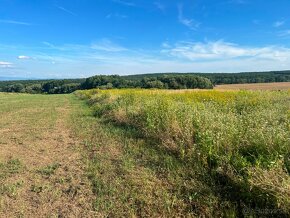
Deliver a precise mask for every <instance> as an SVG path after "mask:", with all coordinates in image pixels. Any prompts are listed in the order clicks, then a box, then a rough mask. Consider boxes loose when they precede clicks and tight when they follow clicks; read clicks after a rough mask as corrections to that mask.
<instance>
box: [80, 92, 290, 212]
mask: <svg viewBox="0 0 290 218" xmlns="http://www.w3.org/2000/svg"><path fill="white" fill-rule="evenodd" d="M76 94H77V95H78V96H79V97H81V98H84V99H87V100H88V102H89V103H90V104H91V105H92V107H94V111H95V115H96V116H100V117H104V118H105V119H107V120H109V121H112V122H114V123H116V124H118V125H124V126H130V127H132V128H135V129H136V130H137V131H138V132H139V135H141V136H142V137H145V138H146V139H150V140H154V141H156V142H157V143H158V145H159V146H160V147H161V148H163V149H166V150H167V151H168V152H172V155H174V156H176V157H177V158H179V159H180V160H182V161H184V162H186V166H187V167H189V166H190V167H191V168H192V171H193V172H198V173H197V174H198V175H199V177H200V180H201V181H203V182H205V183H206V184H207V185H208V186H209V187H211V190H212V192H213V193H214V194H215V195H216V196H217V197H218V198H220V199H226V200H227V202H230V206H229V207H230V208H231V210H233V211H234V213H236V214H237V213H238V212H239V213H241V211H244V210H245V209H247V208H250V209H251V210H247V212H248V213H251V214H256V215H259V211H260V212H261V210H260V209H271V210H272V211H274V212H276V213H278V212H279V214H280V215H282V214H284V215H285V214H290V92H289V91H280V92H274V91H256V92H253V91H226V92H221V91H190V90H187V91H165V90H138V89H124V90H87V91H79V92H77V93H76ZM184 170H186V171H188V169H184ZM189 177H191V175H189ZM192 177H193V176H192ZM189 179H190V178H189ZM192 179H194V178H192ZM180 182H182V181H180ZM187 191H188V192H190V190H189V189H187V190H185V192H187ZM237 211H238V212H237ZM248 215H249V214H248ZM276 215H277V214H276Z"/></svg>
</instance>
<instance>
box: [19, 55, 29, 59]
mask: <svg viewBox="0 0 290 218" xmlns="http://www.w3.org/2000/svg"><path fill="white" fill-rule="evenodd" d="M17 58H18V59H21V60H28V59H30V57H29V56H25V55H19V56H18V57H17Z"/></svg>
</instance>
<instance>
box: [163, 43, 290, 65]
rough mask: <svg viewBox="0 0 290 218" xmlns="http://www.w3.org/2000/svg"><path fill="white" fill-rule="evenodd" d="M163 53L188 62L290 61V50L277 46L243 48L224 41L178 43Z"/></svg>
mask: <svg viewBox="0 0 290 218" xmlns="http://www.w3.org/2000/svg"><path fill="white" fill-rule="evenodd" d="M162 52H163V53H167V54H168V55H170V56H173V57H178V58H181V59H187V60H190V61H217V60H229V59H245V58H255V59H259V60H261V59H264V60H276V61H286V60H288V61H289V60H290V49H289V48H284V47H278V46H266V47H243V46H239V45H237V44H233V43H228V42H224V41H215V42H206V43H201V42H197V43H193V42H180V43H177V44H176V45H175V47H173V48H171V49H164V50H163V51H162Z"/></svg>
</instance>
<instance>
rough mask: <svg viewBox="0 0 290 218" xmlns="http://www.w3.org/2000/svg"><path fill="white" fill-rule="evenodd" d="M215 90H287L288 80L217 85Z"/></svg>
mask: <svg viewBox="0 0 290 218" xmlns="http://www.w3.org/2000/svg"><path fill="white" fill-rule="evenodd" d="M215 89H217V90H289V89H290V82H280V83H250V84H229V85H217V86H216V87H215Z"/></svg>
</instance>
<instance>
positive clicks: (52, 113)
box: [0, 93, 92, 217]
mask: <svg viewBox="0 0 290 218" xmlns="http://www.w3.org/2000/svg"><path fill="white" fill-rule="evenodd" d="M74 103H75V99H74V98H73V96H71V95H49V96H48V95H26V94H3V93H0V114H1V119H0V146H1V150H0V216H1V217H33V216H35V214H38V216H39V217H57V216H65V217H67V216H83V215H84V214H89V212H90V210H91V201H92V194H91V188H90V184H89V182H88V181H87V178H86V176H85V174H84V168H83V164H82V162H81V161H80V159H81V156H80V153H79V152H78V151H77V149H78V143H77V142H78V141H77V139H76V138H75V137H74V136H73V135H72V134H71V131H70V127H69V125H68V122H69V121H70V116H71V113H72V112H73V111H75V110H78V108H76V106H77V105H75V104H74Z"/></svg>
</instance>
